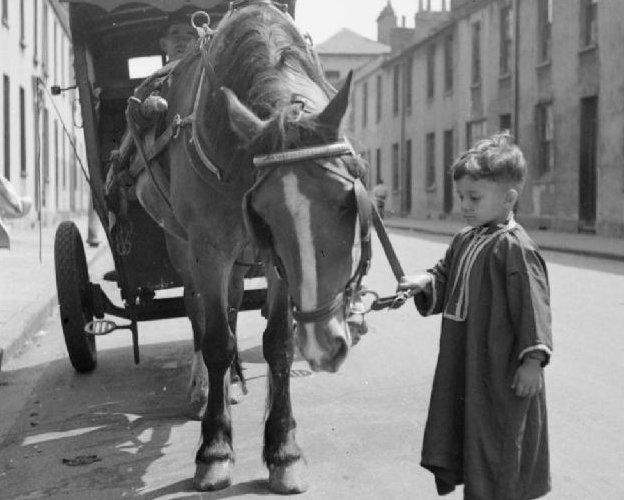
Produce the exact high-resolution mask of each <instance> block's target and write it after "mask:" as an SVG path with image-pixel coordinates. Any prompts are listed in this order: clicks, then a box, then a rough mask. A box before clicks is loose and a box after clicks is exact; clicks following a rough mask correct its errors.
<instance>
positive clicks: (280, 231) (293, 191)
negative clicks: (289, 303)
mask: <svg viewBox="0 0 624 500" xmlns="http://www.w3.org/2000/svg"><path fill="white" fill-rule="evenodd" d="M280 181H281V187H282V191H283V192H282V195H283V197H284V200H283V201H284V202H283V203H281V204H280V203H276V200H275V199H273V200H272V203H271V204H270V205H271V210H270V212H271V213H270V214H268V213H267V214H263V215H264V217H266V220H267V221H268V223H269V225H270V226H271V231H272V233H273V235H274V238H275V246H276V251H277V253H278V255H279V257H280V259H281V260H282V262H283V264H284V268H285V271H286V274H287V279H288V285H289V292H290V295H291V296H292V297H293V300H294V302H295V304H296V305H297V306H298V308H299V309H300V310H301V311H303V312H307V311H312V310H315V309H317V308H319V307H320V306H322V305H324V304H327V303H328V302H331V301H332V300H333V299H334V298H335V297H336V296H337V295H338V294H339V293H341V292H343V291H344V287H345V285H346V283H347V282H348V281H349V279H350V277H351V276H352V274H353V270H354V266H357V262H358V260H355V261H354V258H358V259H359V245H358V244H356V243H357V242H356V239H357V237H356V236H355V234H357V233H358V232H357V231H356V230H355V225H356V215H355V204H354V200H353V198H354V197H353V188H352V185H351V184H350V183H349V182H348V181H346V180H344V179H342V178H340V177H338V176H335V175H331V174H329V175H328V174H327V172H326V171H324V170H323V169H321V168H313V167H312V168H309V167H308V168H297V169H296V170H290V171H286V172H284V173H283V174H282V175H281V179H280ZM319 181H321V182H319ZM267 205H268V203H267ZM279 207H283V208H282V209H281V211H282V212H283V213H280V212H279V211H280V208H279ZM297 342H298V346H299V350H300V352H301V354H302V355H303V356H304V357H305V358H306V359H307V360H308V362H309V363H310V366H311V368H312V369H313V370H325V371H336V370H337V369H338V368H339V366H340V364H341V363H342V361H344V359H345V357H346V355H347V352H348V346H349V345H350V344H351V337H350V333H349V328H348V326H347V324H346V318H345V317H344V311H343V310H342V308H340V309H339V310H338V311H337V312H336V313H335V314H334V315H333V316H331V317H329V318H326V319H324V320H321V321H318V322H303V323H300V324H299V325H298V329H297Z"/></svg>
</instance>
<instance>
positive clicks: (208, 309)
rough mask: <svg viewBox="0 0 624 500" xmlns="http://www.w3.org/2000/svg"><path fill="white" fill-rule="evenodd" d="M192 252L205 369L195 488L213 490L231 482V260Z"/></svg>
mask: <svg viewBox="0 0 624 500" xmlns="http://www.w3.org/2000/svg"><path fill="white" fill-rule="evenodd" d="M195 255H196V259H195V261H196V263H197V266H196V269H195V270H196V273H197V274H196V276H197V277H198V290H199V291H200V294H201V300H202V304H203V306H204V315H203V316H204V324H205V328H204V330H203V337H202V339H201V351H202V356H203V359H204V363H205V364H206V368H207V370H208V402H207V405H206V410H205V412H204V416H203V418H202V424H201V434H202V442H201V445H200V448H199V450H198V451H197V455H196V458H195V462H196V468H195V478H194V480H193V483H194V486H195V488H197V489H199V490H217V489H221V488H225V487H227V486H229V485H230V484H231V482H232V470H233V467H234V450H233V448H232V422H231V414H230V402H229V396H228V388H229V384H230V377H229V368H230V365H231V363H232V360H233V359H234V351H235V348H236V339H235V337H234V335H233V333H232V331H231V329H230V326H229V322H228V297H227V289H228V282H229V274H230V270H231V266H232V263H231V262H224V261H223V257H222V256H219V255H217V254H216V253H213V252H210V253H206V252H204V253H203V254H199V253H195Z"/></svg>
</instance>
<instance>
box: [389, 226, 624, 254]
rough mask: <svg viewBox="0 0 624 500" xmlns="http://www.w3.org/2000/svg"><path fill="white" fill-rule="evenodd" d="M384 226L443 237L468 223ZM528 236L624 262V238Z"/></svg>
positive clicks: (544, 244)
mask: <svg viewBox="0 0 624 500" xmlns="http://www.w3.org/2000/svg"><path fill="white" fill-rule="evenodd" d="M384 224H385V226H386V227H387V228H392V229H405V230H411V231H416V232H419V233H426V234H437V235H443V236H450V235H453V234H455V233H456V232H457V231H459V230H460V229H461V228H462V227H465V224H462V223H461V222H456V221H446V220H419V219H414V218H411V217H387V218H386V219H384ZM528 233H529V235H530V236H531V238H533V240H535V242H536V243H537V244H538V245H539V247H540V248H541V249H542V250H551V251H555V252H564V253H571V254H576V255H585V256H588V257H598V258H602V259H612V260H620V261H624V239H620V238H604V237H601V236H592V235H587V234H576V233H559V232H555V231H540V230H532V231H528Z"/></svg>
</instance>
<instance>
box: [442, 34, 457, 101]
mask: <svg viewBox="0 0 624 500" xmlns="http://www.w3.org/2000/svg"><path fill="white" fill-rule="evenodd" d="M454 44H455V37H454V36H453V33H450V34H448V35H446V36H445V37H444V91H445V92H446V93H451V92H453V84H454V82H453V77H454V74H453V73H454V71H453V70H454V67H453V66H454V64H455V57H454V56H455V55H454V53H453V50H454Z"/></svg>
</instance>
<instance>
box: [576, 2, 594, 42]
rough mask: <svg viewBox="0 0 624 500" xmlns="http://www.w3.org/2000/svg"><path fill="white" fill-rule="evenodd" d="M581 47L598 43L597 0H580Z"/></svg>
mask: <svg viewBox="0 0 624 500" xmlns="http://www.w3.org/2000/svg"><path fill="white" fill-rule="evenodd" d="M580 40H581V48H587V47H594V46H596V45H598V0H581V33H580Z"/></svg>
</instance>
